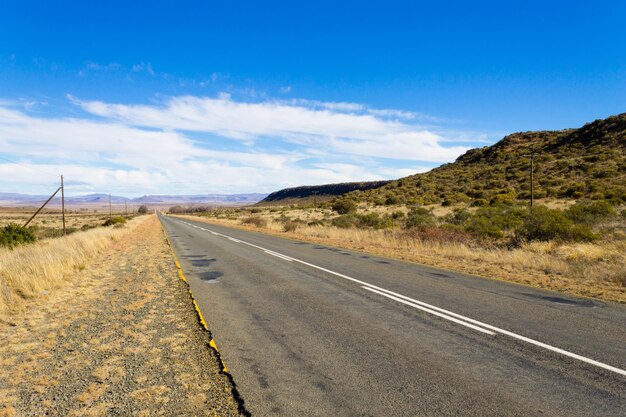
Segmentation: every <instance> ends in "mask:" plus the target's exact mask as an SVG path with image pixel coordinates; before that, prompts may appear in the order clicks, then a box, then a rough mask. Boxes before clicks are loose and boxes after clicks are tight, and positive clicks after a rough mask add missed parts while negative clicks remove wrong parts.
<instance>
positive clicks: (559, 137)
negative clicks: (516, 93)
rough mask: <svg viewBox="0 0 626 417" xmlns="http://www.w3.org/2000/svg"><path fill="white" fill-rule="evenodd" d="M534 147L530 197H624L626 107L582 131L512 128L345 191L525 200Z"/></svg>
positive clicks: (372, 196) (437, 199) (398, 199)
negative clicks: (438, 162) (429, 163)
mask: <svg viewBox="0 0 626 417" xmlns="http://www.w3.org/2000/svg"><path fill="white" fill-rule="evenodd" d="M533 153H534V154H535V159H534V161H535V162H534V174H535V175H534V179H535V180H534V185H535V189H534V195H535V198H546V197H551V198H561V199H580V198H590V199H595V200H598V199H607V200H614V201H615V202H618V203H619V202H626V113H623V114H620V115H618V116H612V117H609V118H607V119H604V120H596V121H594V122H592V123H588V124H586V125H585V126H583V127H581V128H579V129H567V130H560V131H539V132H523V133H514V134H512V135H509V136H506V137H505V138H503V139H502V140H500V141H499V142H497V143H496V144H494V145H492V146H486V147H483V148H477V149H471V150H469V151H467V152H466V153H465V154H463V155H461V156H460V157H459V158H458V159H457V160H456V161H455V162H453V163H450V164H445V165H442V166H440V167H438V168H435V169H433V170H431V171H429V172H427V173H423V174H416V175H412V176H409V177H405V178H401V179H399V180H396V181H392V182H390V183H388V184H386V185H384V186H382V187H379V188H376V189H371V190H366V191H355V192H352V193H349V194H348V195H347V197H351V198H354V199H356V200H358V201H366V202H369V203H373V204H436V203H443V204H444V205H448V204H455V203H459V202H464V203H472V204H474V205H485V204H488V203H489V202H492V201H494V200H513V199H520V200H525V199H529V198H530V155H531V154H533Z"/></svg>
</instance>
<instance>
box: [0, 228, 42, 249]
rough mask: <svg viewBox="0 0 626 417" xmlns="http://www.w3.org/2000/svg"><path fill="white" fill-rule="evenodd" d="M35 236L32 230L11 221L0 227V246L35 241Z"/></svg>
mask: <svg viewBox="0 0 626 417" xmlns="http://www.w3.org/2000/svg"><path fill="white" fill-rule="evenodd" d="M36 240H37V238H36V237H35V234H34V233H33V232H32V230H30V229H28V228H26V227H23V226H19V225H17V224H14V223H11V224H8V225H6V226H4V227H3V228H2V229H0V246H4V247H8V248H14V247H16V246H18V245H24V244H27V243H32V242H35V241H36Z"/></svg>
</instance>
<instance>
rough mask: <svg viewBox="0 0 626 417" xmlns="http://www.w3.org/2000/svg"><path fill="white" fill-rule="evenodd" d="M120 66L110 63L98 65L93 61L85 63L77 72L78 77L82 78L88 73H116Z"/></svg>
mask: <svg viewBox="0 0 626 417" xmlns="http://www.w3.org/2000/svg"><path fill="white" fill-rule="evenodd" d="M121 67H122V66H121V65H120V64H118V63H117V62H110V63H108V64H99V63H97V62H93V61H87V62H86V63H85V65H84V66H83V67H82V68H81V69H80V70H79V71H78V75H79V76H80V77H84V76H85V75H87V74H88V73H89V72H112V71H118V70H119V69H120V68H121Z"/></svg>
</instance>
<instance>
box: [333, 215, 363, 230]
mask: <svg viewBox="0 0 626 417" xmlns="http://www.w3.org/2000/svg"><path fill="white" fill-rule="evenodd" d="M358 220H359V219H358V217H357V216H355V215H354V214H343V215H341V216H338V217H335V218H334V219H333V220H332V221H331V224H332V225H333V226H335V227H339V228H341V229H350V228H351V227H355V226H356V225H357V223H358Z"/></svg>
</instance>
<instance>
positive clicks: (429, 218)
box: [405, 207, 437, 229]
mask: <svg viewBox="0 0 626 417" xmlns="http://www.w3.org/2000/svg"><path fill="white" fill-rule="evenodd" d="M436 224H437V219H436V218H435V216H434V215H433V214H432V213H431V212H430V211H428V210H426V209H425V208H423V207H413V208H411V211H410V212H409V214H408V215H407V218H406V223H405V227H406V228H407V229H411V228H421V227H428V226H435V225H436Z"/></svg>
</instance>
